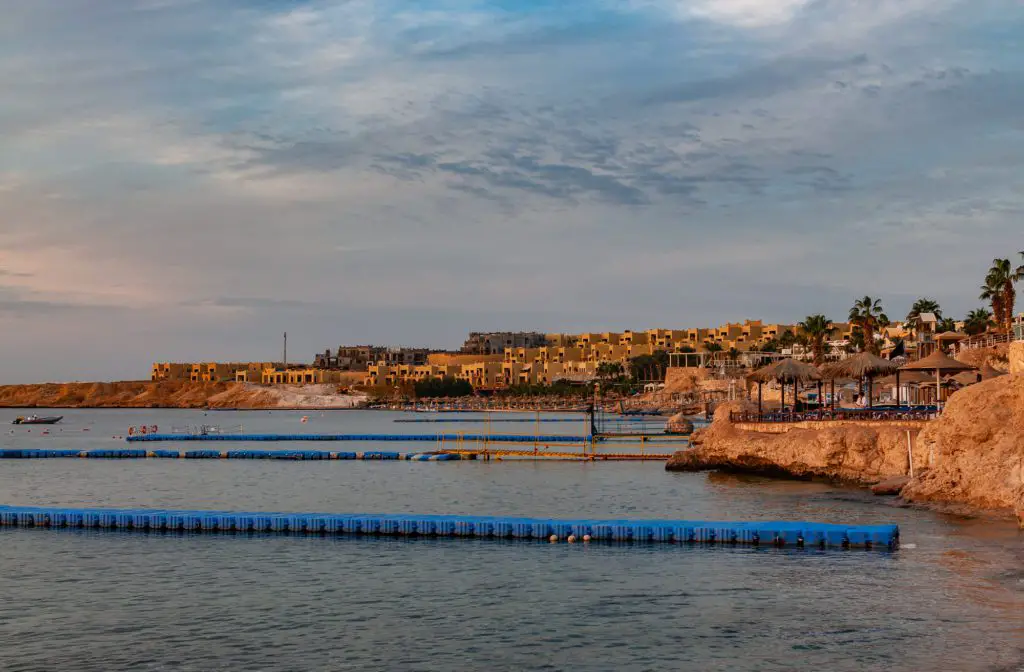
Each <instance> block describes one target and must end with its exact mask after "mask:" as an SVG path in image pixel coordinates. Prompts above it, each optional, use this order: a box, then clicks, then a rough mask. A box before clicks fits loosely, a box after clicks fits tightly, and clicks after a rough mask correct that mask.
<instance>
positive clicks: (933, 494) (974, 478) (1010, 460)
mask: <svg viewBox="0 0 1024 672" xmlns="http://www.w3.org/2000/svg"><path fill="white" fill-rule="evenodd" d="M1014 345H1018V344H1014ZM1018 352H1019V351H1018ZM1011 361H1012V359H1011ZM918 443H919V445H920V446H921V449H922V450H924V451H929V452H931V453H932V454H933V455H934V465H933V468H932V469H931V471H929V472H928V473H927V474H925V475H923V476H922V477H921V478H919V479H916V480H915V481H914V482H913V483H911V484H910V485H908V486H907V488H905V489H904V491H903V493H902V494H903V496H904V497H905V498H907V499H909V500H912V501H942V502H959V503H965V504H970V505H972V506H976V507H979V508H984V509H1007V508H1010V509H1014V510H1016V511H1017V512H1018V515H1022V512H1024V373H1018V374H1015V375H1009V376H1002V377H999V378H995V379H992V380H988V381H985V382H982V383H978V384H977V385H971V386H970V387H966V388H964V389H962V390H960V391H959V392H957V393H956V394H954V395H953V396H952V397H950V399H949V403H948V404H947V405H946V409H945V412H944V413H943V414H942V417H941V418H939V419H938V420H936V421H935V422H933V423H931V424H930V425H928V427H926V428H925V430H924V431H922V432H921V436H920V437H919V442H918Z"/></svg>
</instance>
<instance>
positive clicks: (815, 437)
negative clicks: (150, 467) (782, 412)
mask: <svg viewBox="0 0 1024 672" xmlns="http://www.w3.org/2000/svg"><path fill="white" fill-rule="evenodd" d="M739 407H740V404H738V403H731V404H724V405H722V406H721V407H720V408H719V409H718V410H717V411H716V412H715V419H714V422H712V424H711V425H710V426H709V427H707V428H705V429H702V430H698V431H697V432H695V433H694V434H693V436H692V437H691V438H690V443H691V446H692V448H691V449H690V450H685V451H680V452H678V453H676V454H675V455H673V457H672V458H671V459H670V460H669V462H668V463H667V465H666V469H668V470H670V471H673V470H678V471H700V470H705V469H723V470H729V471H748V472H756V473H762V474H766V475H777V476H788V477H794V478H811V477H823V478H832V479H838V480H843V481H852V482H858V483H864V484H870V483H876V482H878V481H880V480H882V479H885V478H888V477H890V476H898V475H903V474H906V473H908V467H909V458H908V451H907V438H908V432H909V435H910V441H911V443H914V442H915V441H916V436H917V433H918V431H917V429H907V428H905V427H895V426H885V425H882V424H881V423H879V424H878V425H876V426H864V425H861V424H853V423H849V424H847V423H838V422H837V423H829V426H827V427H825V428H824V429H817V428H815V429H804V428H793V429H790V430H789V431H786V432H780V433H768V432H756V431H746V430H741V429H738V428H737V427H736V426H734V425H733V424H732V423H730V422H729V411H730V410H737V409H738V408H739ZM927 458H928V456H927V453H922V452H921V451H915V452H914V467H915V469H924V468H925V467H926V466H927Z"/></svg>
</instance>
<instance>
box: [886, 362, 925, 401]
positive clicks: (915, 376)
mask: <svg viewBox="0 0 1024 672" xmlns="http://www.w3.org/2000/svg"><path fill="white" fill-rule="evenodd" d="M901 381H902V384H901ZM931 381H932V377H931V376H930V375H929V374H927V373H925V372H924V371H904V372H902V373H901V372H900V371H899V370H898V369H897V371H896V375H894V376H886V377H885V378H880V379H879V380H878V381H877V383H878V384H879V385H895V386H896V399H897V403H900V402H899V398H900V390H901V388H902V386H903V385H921V384H922V383H929V382H931ZM906 401H907V402H908V403H909V402H910V399H909V398H908V399H906Z"/></svg>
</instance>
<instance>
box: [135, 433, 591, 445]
mask: <svg viewBox="0 0 1024 672" xmlns="http://www.w3.org/2000/svg"><path fill="white" fill-rule="evenodd" d="M591 438H592V437H590V436H583V435H578V436H574V435H565V434H541V435H534V434H135V435H133V436H129V437H127V439H126V440H127V441H128V442H129V443H143V442H146V443H148V442H160V441H239V442H246V441H249V442H255V441H275V442H280V441H366V442H372V441H384V442H403V441H434V442H437V441H459V440H462V441H491V442H495V443H583V442H587V443H589V442H590V441H591Z"/></svg>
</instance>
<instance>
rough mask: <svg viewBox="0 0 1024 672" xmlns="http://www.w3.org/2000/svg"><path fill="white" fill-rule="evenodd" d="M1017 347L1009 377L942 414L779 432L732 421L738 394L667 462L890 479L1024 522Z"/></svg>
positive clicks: (1022, 363) (904, 492) (1023, 377)
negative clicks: (924, 418) (921, 418)
mask: <svg viewBox="0 0 1024 672" xmlns="http://www.w3.org/2000/svg"><path fill="white" fill-rule="evenodd" d="M1013 345H1014V347H1013V348H1012V350H1013V352H1011V355H1010V361H1011V365H1012V368H1011V371H1012V373H1011V375H1008V376H1002V377H999V378H995V379H993V380H989V381H986V382H983V383H978V384H976V385H971V386H970V387H967V388H964V389H962V390H960V391H958V392H957V393H956V394H954V395H953V396H952V397H951V398H950V399H949V402H948V404H947V406H946V408H945V411H944V413H943V415H942V416H941V417H940V418H939V419H937V420H932V421H924V422H918V423H913V422H907V423H886V422H875V423H871V422H829V423H804V424H803V425H799V426H793V427H790V428H787V430H788V431H779V429H780V428H778V427H773V428H768V427H758V426H749V425H737V424H733V423H732V422H730V419H729V412H730V410H739V409H741V408H743V406H742V403H743V402H738V403H736V404H729V405H725V406H723V407H721V408H719V409H718V411H717V412H716V413H715V418H714V421H713V422H712V424H711V425H710V426H709V427H707V428H705V429H702V430H699V431H697V432H696V433H695V434H694V435H693V437H692V438H691V446H692V447H691V448H690V449H689V450H685V451H680V452H677V453H676V454H675V455H673V456H672V458H671V459H670V460H669V461H668V462H667V463H666V465H665V468H666V469H667V470H669V471H706V470H720V471H731V472H741V473H756V474H761V475H765V476H774V477H782V478H798V479H812V478H821V479H828V480H833V481H841V482H844V483H853V484H857V485H861V486H865V487H870V486H876V485H878V484H880V483H883V482H888V487H884V488H878V489H879V490H882V491H884V494H896V493H898V496H899V497H900V498H902V500H903V501H905V502H907V503H908V504H911V505H917V506H927V507H929V508H936V509H939V510H942V511H945V512H951V511H953V512H960V513H962V512H968V511H979V512H986V513H988V514H995V515H1003V514H1009V515H1014V514H1015V515H1016V516H1017V517H1018V521H1019V522H1020V523H1021V525H1022V526H1024V343H1015V344H1013ZM769 429H770V430H772V431H766V430H769ZM758 430H761V431H758ZM879 494H883V493H879Z"/></svg>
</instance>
